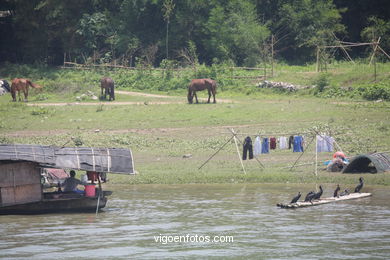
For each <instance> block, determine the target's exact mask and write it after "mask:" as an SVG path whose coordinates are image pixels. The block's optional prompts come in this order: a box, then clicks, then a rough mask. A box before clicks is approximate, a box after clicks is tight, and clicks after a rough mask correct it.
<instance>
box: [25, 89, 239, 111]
mask: <svg viewBox="0 0 390 260" xmlns="http://www.w3.org/2000/svg"><path fill="white" fill-rule="evenodd" d="M116 93H117V94H121V95H129V96H141V97H152V98H163V99H164V98H172V99H173V98H177V99H180V100H178V101H123V102H121V101H113V102H100V101H99V102H57V103H28V104H27V106H41V107H47V106H97V105H105V106H124V105H169V104H186V103H187V101H186V98H181V97H176V96H166V95H157V94H149V93H141V92H134V91H124V90H117V91H116ZM206 100H207V99H206V98H199V101H200V102H206ZM217 102H218V103H234V101H233V100H230V99H217Z"/></svg>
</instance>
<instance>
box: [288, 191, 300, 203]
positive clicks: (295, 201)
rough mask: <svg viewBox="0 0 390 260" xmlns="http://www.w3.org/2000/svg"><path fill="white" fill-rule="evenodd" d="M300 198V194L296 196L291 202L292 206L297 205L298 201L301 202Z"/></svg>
mask: <svg viewBox="0 0 390 260" xmlns="http://www.w3.org/2000/svg"><path fill="white" fill-rule="evenodd" d="M300 197H301V193H300V192H298V195H297V196H295V197H294V198H293V199H292V200H291V202H290V204H293V203H297V201H298V200H299V198H300Z"/></svg>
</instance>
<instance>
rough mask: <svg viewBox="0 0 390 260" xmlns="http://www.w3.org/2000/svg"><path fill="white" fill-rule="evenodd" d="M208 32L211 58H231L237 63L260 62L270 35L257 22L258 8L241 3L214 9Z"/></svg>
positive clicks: (206, 26) (206, 30)
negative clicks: (261, 51) (256, 9)
mask: <svg viewBox="0 0 390 260" xmlns="http://www.w3.org/2000/svg"><path fill="white" fill-rule="evenodd" d="M204 30H205V35H206V37H205V39H204V42H205V45H206V47H207V48H208V51H209V55H210V57H211V58H216V59H218V60H219V61H224V60H228V59H230V60H232V61H234V62H235V63H236V64H247V65H255V64H256V63H258V62H260V57H261V55H260V54H261V53H260V49H261V48H260V46H261V45H262V44H263V43H264V41H265V39H266V38H267V37H268V36H269V31H268V30H267V28H266V27H265V26H264V25H262V24H260V23H259V21H258V20H257V16H256V12H255V6H254V5H253V4H252V3H250V2H243V1H238V0H234V1H229V2H228V4H227V5H216V6H215V7H214V8H212V9H211V11H210V16H209V20H208V21H207V23H206V24H205V27H204Z"/></svg>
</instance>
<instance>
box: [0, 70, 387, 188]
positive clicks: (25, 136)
mask: <svg viewBox="0 0 390 260" xmlns="http://www.w3.org/2000/svg"><path fill="white" fill-rule="evenodd" d="M30 72H31V71H30ZM34 73H36V71H34ZM34 73H32V75H35V74H34ZM47 73H49V72H47ZM58 73H59V74H61V73H63V74H64V75H68V76H71V75H73V76H77V75H82V77H80V78H77V77H75V78H73V79H72V78H67V77H62V78H61V79H62V81H61V82H57V83H54V81H52V79H50V77H46V78H45V79H43V80H42V81H43V82H47V83H50V82H51V83H50V84H52V85H50V84H49V85H44V88H43V90H42V91H43V92H36V91H32V92H31V93H30V94H31V95H30V99H29V100H30V102H28V103H24V102H11V101H10V100H11V98H10V95H9V94H7V95H4V96H0V112H1V113H2V120H1V122H0V143H26V144H41V145H58V146H64V145H66V146H75V145H80V146H93V147H125V148H131V149H132V151H133V155H134V160H135V168H136V171H137V172H138V174H137V175H136V176H130V177H129V176H119V175H110V182H111V183H124V184H140V183H145V184H146V183H156V184H157V183H161V184H163V183H169V184H176V183H178V184H179V183H243V182H248V183H251V182H253V183H257V182H274V183H318V182H321V183H324V182H326V183H340V184H341V183H345V184H347V183H356V182H357V178H358V177H357V175H346V174H338V173H337V174H335V173H327V172H323V171H321V170H320V169H321V168H324V166H323V164H322V163H323V162H324V161H326V160H329V159H331V158H332V153H320V154H319V157H318V175H317V176H316V175H315V168H314V164H313V163H314V159H315V154H314V145H313V144H311V145H309V146H308V147H307V149H306V152H305V153H304V154H303V156H302V157H301V158H299V160H298V161H297V159H298V157H299V156H300V154H299V153H293V152H292V151H290V150H273V151H271V153H270V154H266V155H261V156H260V157H259V158H258V159H259V161H260V162H261V164H262V165H263V166H264V168H263V167H261V166H260V164H259V163H258V162H257V161H256V160H247V161H245V162H244V167H245V170H246V174H244V173H243V170H242V167H241V164H240V161H239V158H238V155H237V150H236V146H235V143H234V141H233V140H231V136H232V135H231V132H230V130H231V129H234V131H236V133H238V137H239V139H240V140H241V141H243V139H244V138H245V137H246V136H251V137H252V139H254V138H255V137H256V136H257V135H261V136H262V137H280V136H289V135H290V134H302V135H305V136H306V141H307V144H309V143H310V141H311V137H312V136H313V133H315V132H316V131H320V132H324V133H327V134H330V135H332V136H333V137H334V138H335V140H336V141H337V143H338V144H339V146H340V147H341V148H342V150H343V151H344V152H345V153H346V154H347V156H349V157H353V156H355V155H357V154H364V153H370V152H374V151H378V152H380V151H389V150H390V138H389V135H390V113H389V112H390V103H389V102H386V101H380V102H376V101H363V100H361V99H351V98H323V97H320V96H312V95H305V94H303V93H299V91H298V92H288V93H275V92H272V90H268V89H266V90H261V91H257V90H256V91H253V90H254V88H255V85H253V86H249V85H246V84H243V85H235V84H238V82H233V83H234V84H233V85H228V83H229V81H228V80H226V79H225V81H224V80H222V83H221V86H220V88H219V90H218V93H217V104H207V103H203V102H204V101H202V102H201V103H200V104H192V105H190V104H188V103H187V102H186V93H185V85H180V86H181V89H178V90H173V92H174V94H172V92H171V91H155V88H150V89H148V90H147V91H144V92H141V91H140V90H139V89H138V91H136V92H135V91H132V92H131V91H129V90H131V89H134V88H133V87H134V86H132V88H131V89H128V90H122V92H120V91H118V93H117V95H116V100H115V101H111V102H108V101H106V102H97V101H91V100H84V101H83V102H86V103H88V105H80V104H79V103H75V100H74V98H75V96H76V94H77V95H79V94H80V93H81V92H80V91H82V92H84V91H86V90H87V89H88V88H90V89H91V90H93V91H94V93H95V94H98V93H99V91H100V89H99V87H98V83H93V82H94V80H97V78H98V76H99V75H100V74H99V73H100V72H96V71H95V72H78V73H73V74H67V73H66V72H61V71H60V72H58ZM101 73H103V72H101ZM110 73H113V72H110ZM116 73H118V74H115V75H116V76H117V77H118V79H119V82H120V83H121V84H125V82H130V81H132V80H133V78H131V79H130V81H125V79H126V77H125V75H127V74H121V73H119V72H116ZM49 74H50V73H49ZM13 75H15V74H13ZM43 75H44V76H45V75H46V74H43ZM50 75H52V74H50ZM91 75H93V77H92V78H89V76H91ZM307 75H309V73H307ZM46 76H47V75H46ZM187 76H190V75H189V74H188V75H187ZM148 77H149V80H150V79H151V77H152V76H151V75H149V76H147V75H146V76H145V77H144V78H142V79H141V80H140V81H135V82H137V84H138V83H139V85H137V87H139V88H141V87H142V84H144V83H145V82H146V79H147V78H148ZM83 79H85V80H86V81H85V82H86V83H85V84H83V83H82V82H83ZM69 80H73V82H72V84H69V85H67V83H66V82H67V81H69ZM181 80H183V82H184V79H181ZM148 82H151V81H148ZM38 83H41V82H39V81H38ZM130 83H131V82H130ZM130 83H129V84H130ZM160 83H161V82H160ZM160 83H159V84H160ZM171 83H172V82H171ZM231 83H232V82H231ZM298 83H299V82H298ZM92 84H95V85H94V86H93V85H92ZM224 84H227V85H224ZM86 86H87V87H86ZM124 86H125V85H123V87H124ZM126 86H127V85H126ZM60 87H63V88H62V89H60ZM128 87H129V88H130V86H128ZM235 87H237V89H236V88H235ZM233 89H234V91H233ZM239 89H242V91H241V92H240V91H239ZM76 90H79V92H77V91H76ZM75 91H76V92H75ZM151 93H153V94H154V95H150V94H151ZM148 94H149V95H148ZM199 97H201V98H206V97H207V93H206V92H199ZM222 100H223V101H224V102H222ZM219 101H221V102H219ZM58 102H60V103H65V104H67V103H68V102H69V103H70V102H73V103H72V105H62V106H54V105H52V104H55V103H58ZM117 102H118V103H121V102H125V103H123V104H122V103H121V104H120V105H113V104H115V103H117ZM33 103H34V104H33ZM229 139H230V141H229ZM224 144H226V145H225V146H224V147H223V149H222V150H221V151H220V152H218V153H217V155H216V156H215V157H213V158H212V159H211V160H210V161H209V162H208V163H207V164H206V165H205V166H203V167H202V168H201V169H200V170H199V169H198V168H199V167H200V166H201V165H202V164H203V163H204V162H205V161H207V160H208V159H209V157H210V156H212V155H213V154H214V153H215V152H216V151H217V150H218V149H220V148H221V147H222V146H223V145H224ZM239 150H240V151H239V152H240V153H241V150H242V146H241V144H240V145H239ZM296 161H297V164H298V165H299V167H296V168H294V169H292V170H290V169H289V168H290V167H291V165H293V164H294V163H295V162H296ZM365 176H366V177H365V179H366V182H367V183H368V184H380V185H390V176H389V174H387V173H386V174H367V175H365Z"/></svg>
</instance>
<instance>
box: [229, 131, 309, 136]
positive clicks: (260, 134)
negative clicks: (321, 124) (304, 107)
mask: <svg viewBox="0 0 390 260" xmlns="http://www.w3.org/2000/svg"><path fill="white" fill-rule="evenodd" d="M311 133H313V132H299V133H297V132H296V133H277V134H268V133H260V132H258V133H255V134H254V133H235V134H236V135H249V136H280V135H305V134H311ZM223 134H226V133H223Z"/></svg>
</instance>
